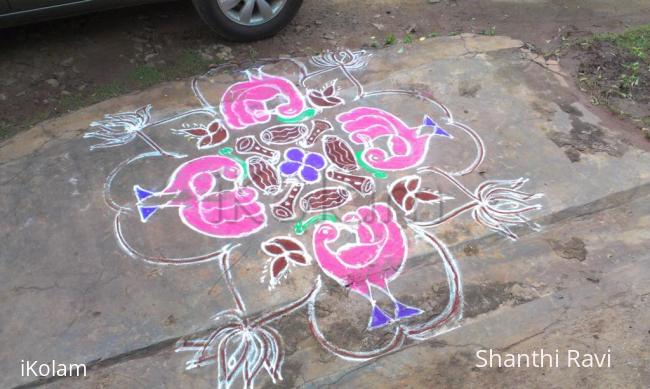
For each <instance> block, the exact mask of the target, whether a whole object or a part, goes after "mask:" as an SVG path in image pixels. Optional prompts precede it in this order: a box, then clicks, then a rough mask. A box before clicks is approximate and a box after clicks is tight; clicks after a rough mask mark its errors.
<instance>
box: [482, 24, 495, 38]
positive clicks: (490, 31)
mask: <svg viewBox="0 0 650 389" xmlns="http://www.w3.org/2000/svg"><path fill="white" fill-rule="evenodd" d="M479 34H480V35H487V36H495V35H496V34H497V27H496V26H492V27H490V28H488V29H487V30H483V31H481V32H479Z"/></svg>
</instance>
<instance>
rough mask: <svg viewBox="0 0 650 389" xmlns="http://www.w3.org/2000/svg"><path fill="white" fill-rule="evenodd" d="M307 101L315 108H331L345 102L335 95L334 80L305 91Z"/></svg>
mask: <svg viewBox="0 0 650 389" xmlns="http://www.w3.org/2000/svg"><path fill="white" fill-rule="evenodd" d="M307 99H308V100H309V103H310V104H311V105H312V106H313V107H315V108H332V107H336V106H337V105H341V104H343V103H345V101H344V100H343V99H342V98H340V97H338V96H337V95H336V80H334V81H333V82H331V83H329V84H327V85H325V87H324V88H322V89H320V90H316V89H311V90H309V91H308V93H307Z"/></svg>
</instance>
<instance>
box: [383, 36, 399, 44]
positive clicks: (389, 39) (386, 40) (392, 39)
mask: <svg viewBox="0 0 650 389" xmlns="http://www.w3.org/2000/svg"><path fill="white" fill-rule="evenodd" d="M395 42H397V38H396V37H395V34H388V35H387V36H386V38H384V45H386V46H390V45H394V44H395Z"/></svg>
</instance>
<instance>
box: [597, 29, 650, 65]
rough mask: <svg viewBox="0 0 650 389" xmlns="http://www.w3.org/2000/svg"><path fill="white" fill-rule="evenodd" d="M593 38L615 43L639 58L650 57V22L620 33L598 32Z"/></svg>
mask: <svg viewBox="0 0 650 389" xmlns="http://www.w3.org/2000/svg"><path fill="white" fill-rule="evenodd" d="M592 39H593V40H596V41H602V42H610V43H613V44H614V45H616V46H618V47H620V48H622V49H625V50H627V51H628V52H630V53H631V54H633V55H634V56H636V57H638V58H639V59H648V58H650V24H646V25H643V26H640V27H637V28H633V29H630V30H627V31H625V32H623V33H620V34H617V33H611V32H610V33H604V34H598V35H596V36H594V37H593V38H592Z"/></svg>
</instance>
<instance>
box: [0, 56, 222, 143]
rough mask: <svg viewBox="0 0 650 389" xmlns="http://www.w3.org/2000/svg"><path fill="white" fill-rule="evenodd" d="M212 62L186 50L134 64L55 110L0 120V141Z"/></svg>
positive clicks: (183, 75) (186, 74) (63, 101)
mask: <svg viewBox="0 0 650 389" xmlns="http://www.w3.org/2000/svg"><path fill="white" fill-rule="evenodd" d="M213 62H214V61H210V60H207V59H205V58H203V57H202V56H201V54H200V53H199V52H198V51H194V50H187V51H185V52H184V53H183V54H182V55H180V56H179V57H178V59H177V60H176V61H175V62H173V63H169V64H165V65H162V66H153V65H138V66H136V67H135V68H134V69H133V70H132V71H131V72H130V73H129V74H127V75H126V76H125V77H122V79H121V80H119V81H112V82H108V83H106V84H101V85H96V86H93V85H89V86H88V87H87V88H86V89H84V90H82V91H77V92H72V93H71V94H69V95H64V96H61V98H60V99H59V101H58V104H57V106H56V107H57V110H56V111H52V110H43V111H37V112H35V113H34V114H33V115H32V116H31V117H30V118H29V119H28V120H22V121H20V122H19V123H12V122H10V121H6V120H5V121H0V140H3V139H6V138H8V137H10V136H12V135H14V134H15V133H17V132H18V131H21V130H24V129H27V128H30V127H32V126H33V125H35V124H37V123H39V122H42V121H44V120H46V119H48V118H51V117H54V116H57V114H56V112H61V113H63V112H69V111H75V110H77V109H80V108H83V107H87V106H89V105H92V104H95V103H98V102H101V101H104V100H108V99H111V98H113V97H117V96H121V95H123V94H126V93H128V92H130V91H133V90H135V89H145V88H149V87H151V86H154V85H156V84H159V83H161V82H164V81H171V80H176V79H182V78H186V77H190V76H193V75H196V74H201V73H203V72H205V71H207V70H208V68H209V66H210V65H211V64H212V63H213Z"/></svg>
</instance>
